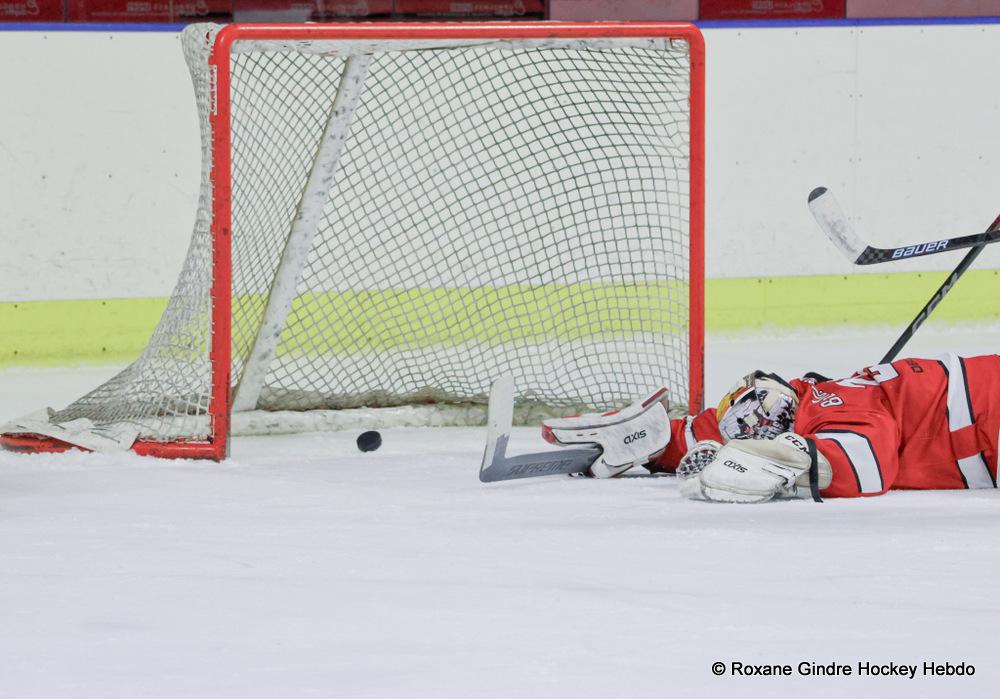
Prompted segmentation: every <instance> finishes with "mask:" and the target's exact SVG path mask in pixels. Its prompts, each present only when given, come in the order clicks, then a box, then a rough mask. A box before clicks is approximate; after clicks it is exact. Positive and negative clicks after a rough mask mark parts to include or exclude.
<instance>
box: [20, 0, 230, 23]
mask: <svg viewBox="0 0 1000 699" xmlns="http://www.w3.org/2000/svg"><path fill="white" fill-rule="evenodd" d="M2 1H3V0H0V2H2ZM232 7H233V3H232V0H69V5H68V17H69V21H70V22H188V21H198V20H222V21H228V20H229V18H230V16H231V14H232Z"/></svg>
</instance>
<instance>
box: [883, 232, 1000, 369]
mask: <svg viewBox="0 0 1000 699" xmlns="http://www.w3.org/2000/svg"><path fill="white" fill-rule="evenodd" d="M986 245H987V244H986V243H981V244H980V245H977V246H976V247H974V248H972V249H971V250H969V252H967V253H965V257H963V258H962V261H961V262H959V263H958V267H956V268H955V270H954V271H953V272H952V273H951V274H949V275H948V278H947V279H945V280H944V283H943V284H942V285H941V286H940V287H938V290H937V291H935V292H934V295H933V296H931V298H930V300H929V301H928V302H927V303H926V304H925V305H924V307H923V308H922V309H920V313H918V314H917V317H916V318H914V319H913V320H911V321H910V324H909V325H908V326H906V330H904V331H903V334H902V335H900V336H899V339H898V340H896V342H895V343H893V345H892V347H890V348H889V351H888V352H886V353H885V356H884V357H882V361H881V362H879V363H880V364H888V363H889V362H891V361H892V360H894V359H895V358H896V355H898V354H899V352H900V350H902V349H903V347H904V346H905V345H906V343H907V342H909V341H910V338H911V337H913V334H914V333H915V332H917V328H919V327H920V326H921V325H923V324H924V321H925V320H927V316H929V315H930V314H931V313H932V312H933V311H934V309H935V308H937V305H938V304H939V303H941V299H943V298H944V297H945V295H946V294H947V293H948V292H949V291H951V287H953V286H955V282H957V281H958V280H959V278H960V277H961V276H962V275H963V274H965V270H967V269H968V268H969V267H970V266H971V265H972V263H973V262H974V261H975V259H976V258H977V257H979V253H981V252H982V251H983V248H985V247H986Z"/></svg>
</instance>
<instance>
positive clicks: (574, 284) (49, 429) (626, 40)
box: [3, 23, 704, 458]
mask: <svg viewBox="0 0 1000 699" xmlns="http://www.w3.org/2000/svg"><path fill="white" fill-rule="evenodd" d="M182 43H183V47H184V53H185V56H186V59H187V62H188V66H189V68H190V71H191V76H192V79H193V82H194V87H195V94H196V97H197V104H198V110H199V114H200V121H201V135H202V143H203V164H202V189H201V195H200V201H199V206H198V210H197V216H196V222H195V228H194V234H193V237H192V239H191V243H190V248H189V251H188V256H187V259H186V262H185V264H184V267H183V270H182V272H181V274H180V278H179V280H178V282H177V286H176V288H175V290H174V292H173V294H172V296H171V298H170V300H169V303H168V305H167V308H166V310H165V312H164V314H163V317H162V319H161V320H160V323H159V325H158V327H157V328H156V330H155V332H154V334H153V336H152V338H151V339H150V341H149V344H148V346H147V348H146V349H145V351H144V352H143V354H142V356H141V357H140V358H139V359H138V360H136V361H135V362H134V363H133V364H132V365H131V366H129V367H128V368H127V369H125V370H124V371H123V372H121V373H120V374H119V375H118V376H116V377H115V378H113V379H112V380H111V381H109V382H108V383H106V384H105V385H103V386H100V387H99V388H97V389H95V390H94V391H92V392H91V393H89V394H88V395H86V396H84V397H82V398H80V399H79V400H77V401H76V402H74V403H73V404H71V405H70V406H69V407H67V408H65V409H63V410H61V411H49V412H48V413H46V414H44V415H39V414H36V415H35V416H32V417H31V418H30V419H25V420H23V421H19V422H18V423H16V424H15V425H14V426H13V427H8V428H7V434H5V435H4V437H3V440H4V443H5V444H6V446H8V447H13V448H20V449H52V448H59V447H62V446H65V443H75V444H79V445H82V446H84V447H87V448H101V447H102V446H106V445H109V444H110V445H113V446H119V447H124V446H132V448H134V449H135V450H136V451H139V452H141V453H151V454H156V455H161V456H190V457H208V458H222V457H223V456H224V455H225V454H226V450H227V444H228V438H229V436H230V430H231V418H234V420H235V421H236V422H239V423H240V424H241V425H242V426H243V427H244V428H250V429H251V430H253V429H254V428H255V427H256V431H267V430H269V429H275V430H282V429H285V427H284V426H283V425H285V424H286V423H290V424H292V425H295V424H298V425H299V426H300V427H303V428H305V429H315V428H317V427H322V426H324V425H326V424H333V425H335V426H336V425H341V426H344V425H353V424H358V425H372V426H374V424H375V423H373V422H371V421H372V420H379V419H382V420H383V421H384V419H383V418H379V417H378V415H376V413H378V414H380V415H383V416H385V415H388V421H389V423H390V424H391V423H393V422H394V421H395V422H402V423H403V424H407V423H409V424H417V423H422V424H446V423H461V422H476V421H481V420H482V419H483V417H484V410H483V405H484V404H485V402H486V398H487V395H488V392H489V387H490V383H491V381H492V380H493V379H495V378H497V377H498V376H500V375H501V374H512V375H513V376H514V378H515V383H516V386H517V389H518V405H519V407H520V409H521V411H522V414H523V415H525V416H527V417H528V419H537V418H538V417H539V416H540V415H541V414H545V413H549V412H556V413H563V414H566V413H568V412H572V411H579V410H603V409H609V408H614V407H619V406H621V405H622V404H624V403H626V402H628V401H629V399H630V398H633V397H635V396H638V395H641V394H643V393H644V392H646V391H648V390H650V389H651V388H654V387H657V386H660V385H666V386H667V387H668V388H669V390H670V394H671V396H672V400H673V402H674V403H675V404H677V405H679V406H680V408H681V409H683V408H684V407H685V406H686V405H690V406H692V407H695V408H697V407H699V406H700V404H701V390H702V362H701V355H702V343H703V340H702V336H703V322H702V315H703V310H702V297H703V271H702V270H703V253H702V225H703V214H702V211H703V194H702V187H703V185H702V181H703V113H702V112H703V101H704V98H703V80H704V78H703V63H704V60H703V46H702V42H701V37H700V34H699V33H698V30H697V29H696V28H694V27H693V26H691V25H686V24H662V23H646V24H559V23H509V24H505V23H489V24H485V23H484V24H350V25H346V24H344V25H294V26H278V25H247V26H244V25H230V26H228V27H225V28H222V27H218V26H214V25H205V24H201V25H192V26H190V27H188V28H186V29H185V30H184V32H183V37H182ZM413 406H424V408H422V410H423V413H422V414H423V417H414V416H415V415H418V413H419V412H420V410H421V408H415V407H413ZM447 406H451V407H447ZM375 408H377V409H379V410H378V411H376V410H373V409H375ZM311 411H320V412H311ZM304 414H313V415H322V416H324V417H320V418H319V419H318V421H317V420H307V421H305V422H302V417H301V416H302V415H304ZM331 415H332V416H333V417H331ZM350 415H353V416H355V418H356V421H355V422H352V421H351V419H350V418H345V417H344V416H350ZM359 416H360V417H359ZM345 420H346V421H345Z"/></svg>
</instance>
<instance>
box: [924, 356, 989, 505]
mask: <svg viewBox="0 0 1000 699" xmlns="http://www.w3.org/2000/svg"><path fill="white" fill-rule="evenodd" d="M938 361H939V362H940V363H941V366H943V367H944V369H945V372H946V373H947V374H948V429H950V430H951V431H952V432H955V431H957V430H961V429H964V428H966V427H968V426H969V425H971V424H972V423H973V419H972V400H971V399H970V398H969V379H968V377H967V376H966V373H965V362H963V361H962V358H961V357H960V356H958V355H957V354H955V353H953V352H948V353H947V354H944V355H942V356H941V357H939V358H938ZM957 463H958V470H959V471H961V472H962V479H963V480H964V481H965V487H966V488H996V484H995V483H993V477H992V476H990V469H989V467H988V466H987V465H986V458H985V457H984V456H983V453H982V452H979V453H978V454H973V455H972V456H967V457H965V458H964V459H958V462H957Z"/></svg>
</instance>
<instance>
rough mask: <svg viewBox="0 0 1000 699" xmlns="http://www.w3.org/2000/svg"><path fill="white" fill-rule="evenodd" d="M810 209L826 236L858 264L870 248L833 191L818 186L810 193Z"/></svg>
mask: <svg viewBox="0 0 1000 699" xmlns="http://www.w3.org/2000/svg"><path fill="white" fill-rule="evenodd" d="M809 210H810V211H811V212H812V215H813V218H815V219H816V223H818V224H819V227H820V228H822V229H823V232H824V233H825V234H826V237H827V238H829V239H830V241H831V242H832V243H833V244H834V245H836V246H837V249H838V250H840V251H841V252H842V253H843V254H844V256H845V257H847V259H849V260H850V261H851V262H853V263H854V264H858V261H859V259H860V258H861V256H862V254H863V253H864V252H865V250H866V249H867V248H868V246H867V245H866V244H865V242H864V241H863V240H861V238H859V237H858V236H857V234H856V233H855V232H854V229H853V228H851V224H850V223H848V221H847V216H845V215H844V210H843V209H841V208H840V204H838V203H837V199H836V197H834V196H833V192H831V191H830V190H828V189H827V188H826V187H817V188H816V189H814V190H813V191H812V192H810V193H809Z"/></svg>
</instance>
